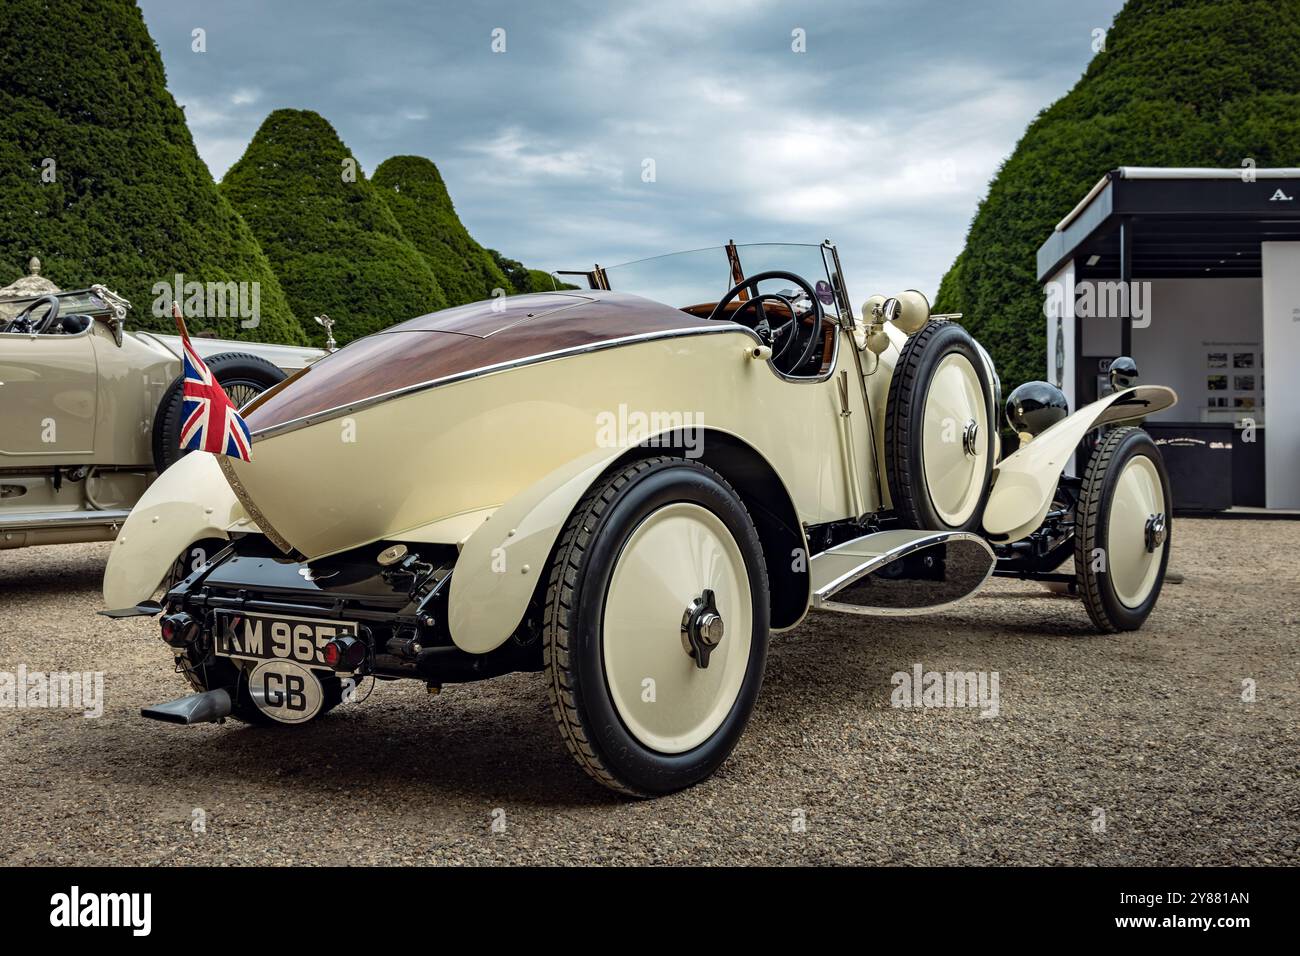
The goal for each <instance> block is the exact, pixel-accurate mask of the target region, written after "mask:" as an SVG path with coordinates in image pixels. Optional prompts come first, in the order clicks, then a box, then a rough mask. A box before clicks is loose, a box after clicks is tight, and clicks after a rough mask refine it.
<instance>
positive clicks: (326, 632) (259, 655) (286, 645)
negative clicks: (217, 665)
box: [215, 613, 357, 667]
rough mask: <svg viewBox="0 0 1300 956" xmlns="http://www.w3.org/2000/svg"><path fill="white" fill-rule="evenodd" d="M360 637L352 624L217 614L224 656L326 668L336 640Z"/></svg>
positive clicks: (218, 639) (218, 643)
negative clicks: (330, 645) (327, 649)
mask: <svg viewBox="0 0 1300 956" xmlns="http://www.w3.org/2000/svg"><path fill="white" fill-rule="evenodd" d="M356 634H357V626H356V624H354V623H351V622H348V621H323V620H319V619H316V618H310V617H288V616H282V615H276V616H267V615H261V614H235V613H225V614H218V615H217V635H216V647H215V650H216V652H217V653H218V654H219V655H221V656H222V657H236V658H240V659H242V660H249V661H277V660H282V661H297V662H298V663H299V664H306V665H307V666H308V667H325V666H326V664H325V653H324V648H325V645H326V644H328V643H329V642H330V641H332V640H334V639H335V638H336V637H356Z"/></svg>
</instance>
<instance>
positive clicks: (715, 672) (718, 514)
mask: <svg viewBox="0 0 1300 956" xmlns="http://www.w3.org/2000/svg"><path fill="white" fill-rule="evenodd" d="M549 570H550V574H549V579H548V581H549V584H548V588H547V592H546V601H545V609H544V613H543V658H544V662H545V667H546V674H547V687H548V692H549V696H550V700H551V709H552V712H553V713H554V715H555V720H556V723H557V724H558V725H559V728H560V733H561V735H562V736H563V737H564V741H565V743H566V744H567V745H568V748H569V751H570V753H572V754H573V757H574V759H575V760H577V762H578V764H579V766H581V767H582V769H583V770H585V771H586V772H587V773H588V774H589V775H590V776H591V777H592V778H594V779H595V780H597V781H598V782H600V783H602V784H604V785H605V786H606V787H609V788H610V789H612V790H615V791H618V792H620V793H623V794H627V795H630V796H638V797H646V796H656V795H660V794H665V793H671V792H673V791H676V790H681V789H683V788H685V787H689V786H691V785H692V784H695V783H698V782H699V781H701V780H703V779H705V778H706V777H708V776H709V775H710V774H712V773H713V772H714V770H716V769H717V768H718V766H719V765H720V764H721V763H722V762H723V761H724V760H725V759H726V758H727V756H728V755H729V754H730V753H731V751H732V748H734V747H735V745H736V742H737V741H738V740H739V739H740V735H741V733H742V732H743V731H744V729H745V725H746V723H747V722H748V720H749V715H750V713H751V712H752V710H753V708H754V702H755V701H756V700H757V698H758V692H759V688H760V687H761V685H762V681H763V668H764V665H765V662H766V659H767V642H768V583H767V568H766V565H765V564H764V561H763V553H762V549H761V547H760V543H759V538H758V534H757V532H756V531H755V530H754V524H753V521H752V520H751V519H750V517H749V513H748V512H747V511H746V509H745V506H744V504H743V503H742V502H741V500H740V498H739V497H738V496H737V495H736V492H735V491H734V490H733V489H732V487H731V486H730V485H729V484H727V482H726V481H725V480H724V479H723V478H722V477H721V476H720V475H718V474H717V472H714V471H713V470H711V469H709V468H706V467H705V466H703V465H701V464H699V463H697V462H692V461H686V460H683V459H676V458H665V457H658V458H650V459H646V460H643V461H638V462H634V463H632V464H629V465H627V466H625V467H619V468H618V469H617V470H616V471H614V472H612V473H610V474H609V475H607V476H606V477H605V478H603V479H602V480H601V481H599V482H598V483H597V484H596V485H595V486H594V487H593V488H592V489H591V490H590V491H589V492H588V493H587V495H586V496H585V497H584V498H583V499H582V501H581V502H579V504H578V506H577V508H576V509H575V510H574V512H573V514H572V516H571V517H570V519H569V522H568V524H567V526H566V527H565V529H564V531H563V533H562V534H561V537H560V541H559V544H558V545H557V547H556V552H555V555H554V557H553V558H552V562H551V565H550V569H549ZM715 612H716V615H717V617H716V619H715V618H714V617H713V615H714V613H715ZM701 645H703V646H701ZM701 662H703V664H704V665H705V666H701Z"/></svg>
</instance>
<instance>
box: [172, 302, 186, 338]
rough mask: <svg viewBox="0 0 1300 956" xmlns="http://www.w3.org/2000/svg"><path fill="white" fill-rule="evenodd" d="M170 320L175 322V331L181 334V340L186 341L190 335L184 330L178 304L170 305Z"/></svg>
mask: <svg viewBox="0 0 1300 956" xmlns="http://www.w3.org/2000/svg"><path fill="white" fill-rule="evenodd" d="M172 318H173V319H175V320H176V329H177V331H179V332H180V333H181V338H183V339H187V340H188V339H189V337H190V333H189V332H188V331H186V329H185V316H184V314H183V313H182V312H181V306H180V303H179V302H173V303H172Z"/></svg>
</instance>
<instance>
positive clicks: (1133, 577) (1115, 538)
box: [1074, 427, 1172, 633]
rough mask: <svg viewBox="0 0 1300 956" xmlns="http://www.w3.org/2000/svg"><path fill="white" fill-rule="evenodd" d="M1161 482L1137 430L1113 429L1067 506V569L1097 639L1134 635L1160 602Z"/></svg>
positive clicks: (1165, 515)
mask: <svg viewBox="0 0 1300 956" xmlns="http://www.w3.org/2000/svg"><path fill="white" fill-rule="evenodd" d="M1171 500H1172V499H1171V498H1170V495H1169V476H1168V474H1167V473H1166V472H1165V464H1164V460H1163V459H1162V458H1161V457H1160V449H1159V448H1158V447H1156V443H1155V442H1154V441H1152V440H1151V436H1150V435H1148V434H1147V433H1146V432H1144V431H1143V430H1142V429H1140V428H1135V427H1124V428H1114V429H1112V430H1110V431H1109V432H1107V433H1106V434H1105V435H1104V436H1103V437H1102V439H1101V441H1100V442H1099V443H1098V445H1097V447H1096V448H1094V449H1093V452H1092V457H1091V458H1090V459H1089V461H1088V468H1087V470H1086V471H1085V472H1084V475H1083V489H1082V492H1081V494H1080V496H1079V501H1078V504H1077V505H1076V506H1075V518H1074V569H1075V573H1076V574H1077V575H1078V578H1079V591H1080V594H1081V596H1082V598H1083V603H1084V606H1085V607H1086V608H1087V609H1088V616H1089V617H1090V618H1092V622H1093V624H1095V625H1096V626H1097V629H1098V630H1099V631H1102V632H1103V633H1109V632H1113V631H1134V630H1137V629H1138V628H1139V627H1141V626H1142V622H1143V621H1145V620H1146V619H1147V616H1148V615H1149V614H1150V613H1151V609H1152V608H1154V607H1155V604H1156V600H1157V599H1158V598H1159V597H1160V589H1161V587H1162V586H1163V584H1164V579H1165V570H1166V568H1167V567H1168V564H1169V547H1170V542H1171V540H1172V534H1171V531H1172V519H1171V516H1170V514H1169V508H1170V502H1171Z"/></svg>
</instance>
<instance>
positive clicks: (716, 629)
mask: <svg viewBox="0 0 1300 956" xmlns="http://www.w3.org/2000/svg"><path fill="white" fill-rule="evenodd" d="M725 633H726V625H725V624H724V623H723V620H722V615H721V614H719V613H718V605H717V602H716V600H715V598H714V595H713V592H712V591H711V590H709V589H707V588H706V589H705V590H704V593H703V594H702V595H700V596H699V597H697V598H696V599H695V600H694V601H692V602H691V604H690V607H688V608H687V609H686V611H685V612H684V613H683V614H682V648H683V649H684V650H685V651H686V653H687V654H688V655H689V656H690V657H691V658H692V659H693V660H694V661H695V666H696V667H699V668H706V667H708V666H709V655H710V654H712V653H713V652H714V650H715V649H716V648H717V646H718V645H719V644H721V643H722V637H723V634H725Z"/></svg>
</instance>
